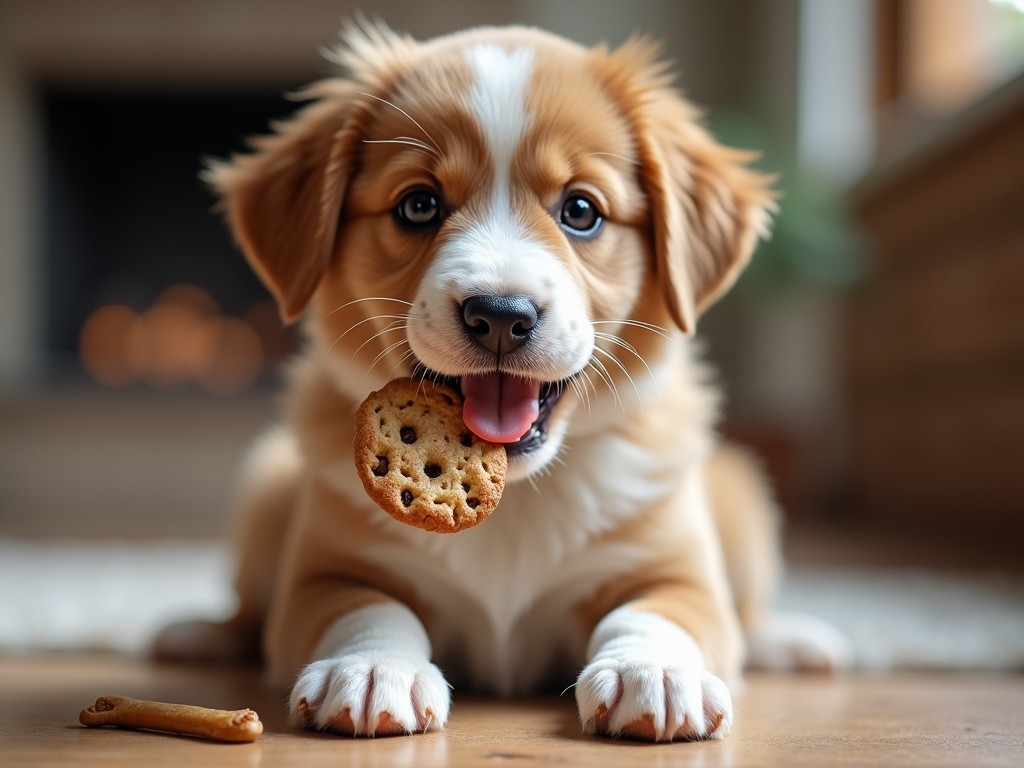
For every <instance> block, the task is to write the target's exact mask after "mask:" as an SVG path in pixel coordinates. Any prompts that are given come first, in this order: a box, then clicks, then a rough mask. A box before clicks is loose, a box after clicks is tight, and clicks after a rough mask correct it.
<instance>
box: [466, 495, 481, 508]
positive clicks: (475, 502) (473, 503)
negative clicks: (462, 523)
mask: <svg viewBox="0 0 1024 768" xmlns="http://www.w3.org/2000/svg"><path fill="white" fill-rule="evenodd" d="M466 506H467V507H469V508H470V509H476V508H477V507H479V506H480V499H478V498H476V496H470V497H469V498H468V499H466Z"/></svg>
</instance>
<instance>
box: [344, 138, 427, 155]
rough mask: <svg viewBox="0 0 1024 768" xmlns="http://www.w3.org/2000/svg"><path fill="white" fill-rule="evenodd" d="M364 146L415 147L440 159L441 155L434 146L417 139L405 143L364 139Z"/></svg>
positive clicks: (396, 140)
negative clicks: (400, 145)
mask: <svg viewBox="0 0 1024 768" xmlns="http://www.w3.org/2000/svg"><path fill="white" fill-rule="evenodd" d="M363 144H404V145H406V146H409V147H415V148H416V149H422V150H423V151H424V152H427V153H429V154H431V155H434V156H436V157H440V155H438V154H437V150H436V149H434V148H433V147H432V146H430V145H429V144H427V143H426V142H423V141H417V140H415V139H410V140H407V141H403V140H401V139H363Z"/></svg>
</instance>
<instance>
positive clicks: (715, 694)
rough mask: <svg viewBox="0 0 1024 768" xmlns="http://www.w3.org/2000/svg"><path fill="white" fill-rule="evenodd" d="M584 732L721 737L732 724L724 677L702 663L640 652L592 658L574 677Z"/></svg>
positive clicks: (648, 736) (646, 737) (645, 737)
mask: <svg viewBox="0 0 1024 768" xmlns="http://www.w3.org/2000/svg"><path fill="white" fill-rule="evenodd" d="M576 704H577V706H578V707H579V712H580V722H581V723H582V724H583V730H584V731H586V732H587V733H593V734H599V735H603V736H612V737H615V738H627V739H640V740H643V741H694V740H697V739H709V738H721V737H722V736H723V735H725V734H726V733H728V732H729V728H730V726H731V724H732V697H731V696H730V695H729V689H728V688H726V686H725V683H723V682H722V681H721V680H719V679H718V678H717V677H715V676H714V675H712V674H711V673H710V672H706V671H704V670H702V669H699V668H698V669H686V668H684V667H681V666H673V665H667V666H666V665H663V664H661V663H659V662H657V661H655V660H653V659H648V658H643V657H642V656H624V657H621V658H609V659H601V660H598V661H595V662H593V663H591V664H589V665H587V667H586V668H584V670H583V672H582V674H580V677H579V680H578V681H577V682H576Z"/></svg>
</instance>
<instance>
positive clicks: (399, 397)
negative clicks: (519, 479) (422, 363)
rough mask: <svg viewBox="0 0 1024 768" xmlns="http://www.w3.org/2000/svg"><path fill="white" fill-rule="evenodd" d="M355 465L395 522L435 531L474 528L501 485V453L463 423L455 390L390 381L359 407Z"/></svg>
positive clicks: (490, 508) (504, 460)
mask: <svg viewBox="0 0 1024 768" xmlns="http://www.w3.org/2000/svg"><path fill="white" fill-rule="evenodd" d="M355 463H356V471H357V472H358V474H359V479H360V480H362V481H363V487H364V488H365V489H366V493H367V494H368V495H369V497H370V498H371V499H373V501H374V502H376V504H377V506H379V507H380V508H381V509H383V510H384V511H385V512H387V513H388V514H389V515H391V516H392V517H393V518H395V519H396V520H399V521H401V522H403V523H407V524H408V525H413V526H416V527H417V528H423V529H425V530H428V531H435V532H438V533H454V532H456V531H462V530H465V529H466V528H471V527H473V526H474V525H477V524H478V523H481V522H483V520H484V519H485V518H486V517H487V516H488V515H489V514H491V512H493V511H494V508H495V507H496V506H497V505H498V501H499V500H500V499H501V492H502V490H503V489H504V487H505V473H506V471H507V469H508V458H507V456H506V455H505V448H504V446H501V445H494V444H492V443H488V442H485V441H483V440H481V439H480V438H479V437H477V436H476V435H474V434H473V433H472V432H471V431H470V430H469V429H468V428H467V427H466V425H465V424H464V423H463V421H462V398H461V397H460V395H459V394H458V393H457V392H456V391H455V390H453V389H451V388H449V387H446V386H442V385H437V384H432V383H430V382H422V381H416V380H413V379H395V380H393V381H391V382H389V383H388V384H387V385H386V386H385V387H384V388H383V389H381V390H378V391H377V392H373V393H372V394H371V395H370V396H369V397H368V398H366V400H364V401H363V403H362V404H361V405H360V406H359V410H358V411H357V412H356V421H355Z"/></svg>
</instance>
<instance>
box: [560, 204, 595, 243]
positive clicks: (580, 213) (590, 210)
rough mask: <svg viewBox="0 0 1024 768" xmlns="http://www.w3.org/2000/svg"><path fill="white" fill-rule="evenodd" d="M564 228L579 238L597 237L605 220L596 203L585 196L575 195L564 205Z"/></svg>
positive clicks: (562, 215)
mask: <svg viewBox="0 0 1024 768" xmlns="http://www.w3.org/2000/svg"><path fill="white" fill-rule="evenodd" d="M561 221H562V226H563V227H565V229H567V230H568V231H569V232H570V233H571V234H573V235H576V236H577V237H589V236H591V235H596V234H597V231H598V230H599V229H600V228H601V224H602V222H603V221H604V219H603V218H602V217H601V213H600V211H598V209H597V205H595V203H594V201H593V200H591V199H590V198H589V197H585V196H584V195H573V196H572V197H569V198H566V200H565V202H564V203H562V213H561Z"/></svg>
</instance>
